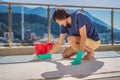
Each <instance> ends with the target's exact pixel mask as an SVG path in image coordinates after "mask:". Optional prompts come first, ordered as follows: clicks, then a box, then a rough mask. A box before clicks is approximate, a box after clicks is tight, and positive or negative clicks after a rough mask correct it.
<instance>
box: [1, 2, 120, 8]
mask: <svg viewBox="0 0 120 80" xmlns="http://www.w3.org/2000/svg"><path fill="white" fill-rule="evenodd" d="M0 1H6V2H16V3H34V4H57V5H76V6H97V7H114V8H120V6H119V5H120V0H0Z"/></svg>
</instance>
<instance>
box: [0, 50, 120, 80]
mask: <svg viewBox="0 0 120 80" xmlns="http://www.w3.org/2000/svg"><path fill="white" fill-rule="evenodd" d="M95 54H96V55H95V59H92V60H90V61H82V64H80V65H75V66H73V65H71V64H70V62H71V61H72V60H73V58H74V57H72V58H70V59H62V56H61V54H54V55H52V59H51V60H45V61H32V59H33V57H34V56H35V55H22V56H20V55H19V56H5V57H2V56H1V57H0V80H36V79H51V80H78V79H79V80H88V79H91V80H108V79H110V78H112V79H113V78H114V79H116V78H118V79H119V77H120V51H103V52H102V51H101V52H96V53H95ZM114 79H113V80H114Z"/></svg>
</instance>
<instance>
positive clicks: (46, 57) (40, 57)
mask: <svg viewBox="0 0 120 80" xmlns="http://www.w3.org/2000/svg"><path fill="white" fill-rule="evenodd" d="M37 58H38V60H44V59H50V58H51V53H50V52H48V53H46V54H40V55H38V56H37Z"/></svg>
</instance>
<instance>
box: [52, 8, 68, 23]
mask: <svg viewBox="0 0 120 80" xmlns="http://www.w3.org/2000/svg"><path fill="white" fill-rule="evenodd" d="M69 16H70V13H68V12H67V11H66V10H65V9H63V8H57V9H56V10H55V11H54V13H53V20H54V21H55V22H56V19H58V20H62V19H66V18H68V17H69Z"/></svg>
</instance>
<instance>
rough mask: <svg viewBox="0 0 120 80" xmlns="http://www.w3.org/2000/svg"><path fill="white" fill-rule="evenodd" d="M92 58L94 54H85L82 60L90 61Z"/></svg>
mask: <svg viewBox="0 0 120 80" xmlns="http://www.w3.org/2000/svg"><path fill="white" fill-rule="evenodd" d="M92 58H94V52H93V53H87V54H86V55H85V56H84V57H83V59H82V60H90V59H92Z"/></svg>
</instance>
